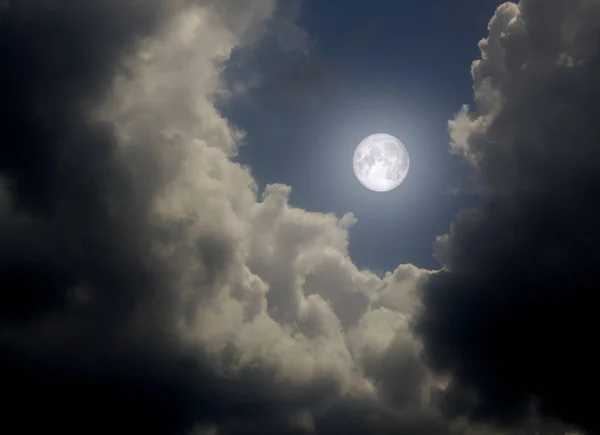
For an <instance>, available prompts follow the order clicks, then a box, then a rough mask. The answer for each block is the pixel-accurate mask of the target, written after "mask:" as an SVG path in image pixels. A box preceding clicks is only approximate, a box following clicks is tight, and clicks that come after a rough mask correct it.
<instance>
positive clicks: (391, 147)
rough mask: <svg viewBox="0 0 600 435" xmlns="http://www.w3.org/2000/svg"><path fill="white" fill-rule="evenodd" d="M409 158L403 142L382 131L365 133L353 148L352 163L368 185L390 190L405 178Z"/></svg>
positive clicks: (379, 189) (364, 183)
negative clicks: (371, 133)
mask: <svg viewBox="0 0 600 435" xmlns="http://www.w3.org/2000/svg"><path fill="white" fill-rule="evenodd" d="M409 165H410V159H409V156H408V151H407V150H406V147H405V146H404V144H403V143H402V142H401V141H400V140H399V139H397V138H395V137H394V136H391V135H389V134H384V133H379V134H373V135H371V136H368V137H366V138H365V139H363V140H362V141H361V143H360V144H358V147H356V151H355V152H354V159H353V167H354V174H355V175H356V178H358V181H360V182H361V183H362V185H363V186H365V187H366V188H367V189H370V190H373V191H375V192H387V191H389V190H392V189H395V188H396V187H398V186H399V185H400V184H401V183H402V182H403V181H404V179H405V178H406V175H407V174H408V168H409Z"/></svg>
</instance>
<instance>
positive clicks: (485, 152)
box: [418, 0, 600, 433]
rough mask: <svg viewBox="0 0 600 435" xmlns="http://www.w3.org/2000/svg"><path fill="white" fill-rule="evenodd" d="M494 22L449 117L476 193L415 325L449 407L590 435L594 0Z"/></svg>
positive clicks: (444, 241)
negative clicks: (441, 378)
mask: <svg viewBox="0 0 600 435" xmlns="http://www.w3.org/2000/svg"><path fill="white" fill-rule="evenodd" d="M488 29H489V35H488V37H487V38H485V39H483V40H482V41H481V42H480V43H479V48H480V49H481V59H479V60H477V61H475V62H474V63H473V66H472V75H473V81H474V93H475V95H474V104H473V105H472V106H471V107H468V106H465V107H463V108H462V110H461V111H460V112H459V113H458V115H456V116H455V117H454V118H453V119H452V120H451V121H450V123H449V128H450V135H451V138H452V149H453V150H454V151H456V152H458V153H460V154H462V155H464V156H465V157H466V158H467V159H468V160H469V161H470V162H471V163H472V165H473V168H474V171H475V181H476V184H477V187H478V189H479V190H480V191H481V192H482V195H483V197H482V203H481V205H480V206H478V207H477V208H475V209H473V210H468V211H465V212H464V213H462V214H461V215H460V216H459V217H458V218H457V219H456V220H455V222H454V223H453V225H452V228H451V231H450V233H449V234H448V235H446V236H442V237H440V238H439V239H438V243H437V251H436V252H437V253H438V254H439V258H440V260H441V261H442V262H443V264H444V268H443V270H442V271H440V272H437V273H435V274H434V275H433V276H432V277H431V279H430V280H429V281H428V283H427V284H426V285H425V289H424V292H423V302H424V306H425V308H424V311H423V313H422V316H421V318H420V321H419V324H418V330H419V331H420V333H421V334H422V337H423V339H424V344H425V350H426V355H427V357H428V360H429V361H430V363H431V365H432V367H434V368H435V369H436V370H438V371H439V372H440V373H445V374H447V375H451V377H452V381H451V382H450V384H449V386H448V388H447V389H446V390H445V392H444V393H443V394H442V397H441V404H442V405H441V406H442V408H443V409H444V410H445V411H446V413H447V415H453V416H466V417H467V418H469V419H471V420H474V421H480V422H485V423H500V424H514V423H516V422H523V421H525V420H528V419H531V418H533V416H536V415H537V416H540V415H541V416H545V417H548V418H555V419H559V420H562V421H563V422H567V423H571V424H574V425H578V426H580V427H581V428H583V429H585V430H587V431H589V432H590V433H595V432H598V431H599V430H600V426H599V425H598V419H597V416H596V410H595V406H594V404H595V400H594V399H593V397H594V395H595V394H596V392H597V390H598V387H599V385H598V381H597V379H596V376H595V371H596V367H597V366H598V363H599V361H598V357H597V352H595V349H594V347H595V346H594V344H593V343H594V342H595V340H594V338H595V320H594V318H595V316H596V314H595V311H596V307H597V301H598V299H597V296H596V287H597V285H598V282H599V278H600V277H599V275H598V268H597V267H596V266H595V264H596V263H597V260H598V254H597V252H596V248H595V247H596V246H597V245H598V240H597V239H598V237H597V233H598V231H597V229H596V223H597V219H596V215H597V212H596V209H597V207H596V204H595V200H594V198H595V192H596V191H597V189H598V186H599V185H600V178H599V176H598V171H597V167H596V166H597V162H598V160H599V158H600V155H599V152H598V149H599V148H598V140H599V138H600V130H599V127H598V125H599V124H598V122H597V119H598V116H599V115H600V105H599V104H600V68H599V66H600V63H599V59H600V58H599V57H598V48H599V47H598V42H599V39H598V38H599V36H600V3H599V2H598V1H596V0H576V1H566V0H543V1H542V0H521V1H520V2H519V3H518V4H514V3H505V4H503V5H501V6H500V7H498V9H497V10H496V13H495V15H494V17H493V18H492V20H491V21H490V23H489V26H488Z"/></svg>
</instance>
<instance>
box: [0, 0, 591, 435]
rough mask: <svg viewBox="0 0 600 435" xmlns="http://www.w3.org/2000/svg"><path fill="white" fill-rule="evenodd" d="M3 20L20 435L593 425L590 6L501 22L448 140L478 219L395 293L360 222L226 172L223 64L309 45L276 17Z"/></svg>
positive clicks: (400, 273)
mask: <svg viewBox="0 0 600 435" xmlns="http://www.w3.org/2000/svg"><path fill="white" fill-rule="evenodd" d="M4 4H5V5H6V6H4V7H0V65H2V67H1V68H0V95H1V96H2V97H1V98H0V283H2V285H1V290H0V373H1V374H0V377H1V378H0V379H1V380H2V388H3V393H4V395H5V398H6V399H7V400H6V401H5V402H7V404H6V405H5V406H4V411H5V412H4V413H3V414H4V415H3V422H2V423H1V424H2V425H3V427H4V430H5V431H9V432H16V433H35V432H41V431H49V430H58V431H60V432H61V433H64V434H71V433H73V434H75V433H81V432H85V433H91V434H96V433H97V434H105V433H107V432H109V431H110V432H123V433H127V432H134V433H145V434H198V435H199V434H214V435H217V434H218V435H223V434H226V435H228V434H236V435H237V434H240V435H246V434H270V433H272V434H287V433H289V434H312V433H317V434H321V435H327V434H337V433H344V434H349V435H352V434H356V435H358V434H371V433H377V434H392V433H393V434H407V435H408V434H410V435H414V434H421V433H422V434H427V435H436V434H439V435H441V434H484V433H485V434H500V433H515V434H517V433H518V434H520V433H528V431H529V430H531V429H532V428H533V429H535V430H536V431H538V432H540V433H548V434H549V433H561V434H563V433H564V432H565V430H564V427H563V426H562V425H561V424H559V423H556V422H555V419H562V420H565V421H567V422H569V423H574V424H576V425H581V426H583V427H585V428H587V429H588V430H595V426H594V424H595V422H594V421H593V419H590V416H591V414H590V412H591V405H590V404H591V403H592V402H591V401H586V400H584V399H583V398H581V399H580V398H579V396H577V397H575V398H574V397H573V393H574V391H575V389H576V388H578V387H580V386H581V385H588V386H593V385H595V384H594V382H596V381H595V380H594V379H593V374H592V373H591V370H592V368H593V367H594V364H595V362H596V360H595V359H594V357H593V355H592V354H591V353H590V352H587V351H586V349H589V348H590V347H591V343H590V341H589V340H591V331H592V329H591V326H592V321H591V317H588V316H587V314H591V310H592V307H593V306H594V305H593V304H592V303H591V300H590V299H589V297H588V295H589V294H590V293H589V292H588V290H589V289H590V288H591V287H590V286H592V285H593V283H594V278H595V272H594V268H593V259H594V258H595V256H594V251H593V247H594V245H595V243H594V236H593V234H594V232H593V231H592V222H594V219H593V213H592V212H591V209H590V208H591V207H592V205H591V204H590V202H589V200H590V196H589V195H588V194H587V191H586V190H585V189H589V190H590V191H591V192H593V191H594V190H593V186H595V184H593V181H594V180H595V178H594V175H593V167H592V164H591V163H592V162H593V157H594V155H593V153H594V147H593V143H594V139H593V138H595V137H598V136H597V135H595V134H596V133H597V131H596V130H595V128H596V125H595V115H594V113H597V112H594V110H595V108H596V106H595V104H596V103H595V102H596V101H597V99H596V98H595V94H594V93H595V92H596V90H597V86H596V84H597V79H596V78H595V77H596V76H595V75H594V72H595V68H596V66H597V61H595V60H594V59H595V58H594V55H595V50H596V46H595V41H596V40H595V39H594V36H593V35H594V31H595V30H596V27H594V26H595V23H596V21H598V20H597V18H598V15H597V14H596V15H594V13H593V11H596V9H594V7H595V6H596V3H595V2H593V1H588V2H584V1H580V2H575V3H573V2H570V3H569V9H568V11H569V13H566V11H567V10H566V9H561V7H563V8H566V6H567V2H564V1H560V2H559V1H553V2H544V3H543V4H544V5H551V7H549V6H542V3H541V2H536V1H527V2H525V1H523V2H522V3H521V4H520V6H518V7H517V6H516V5H512V4H507V5H504V6H502V7H500V8H499V9H498V11H497V12H496V15H495V17H494V19H493V20H492V22H491V23H490V37H489V39H487V40H486V42H482V43H481V44H480V45H481V48H482V53H483V60H482V61H479V63H476V64H475V65H474V68H473V71H474V79H475V90H476V102H477V112H476V113H471V112H469V111H468V110H467V109H465V110H463V112H461V114H459V115H458V116H457V117H456V118H455V119H454V121H452V123H451V134H452V137H453V140H454V147H455V148H456V149H457V150H460V151H461V152H463V153H464V154H465V155H466V156H467V157H468V158H469V159H470V160H471V161H472V162H473V164H474V166H475V168H476V173H477V175H478V181H477V182H478V184H479V185H480V186H481V188H482V189H483V190H484V191H485V192H486V196H485V201H484V204H483V205H482V207H481V208H480V209H478V210H477V211H474V212H470V213H467V214H465V215H464V216H463V217H461V218H459V220H458V221H457V222H456V223H455V225H454V228H453V231H452V232H451V234H450V235H448V236H446V237H442V238H441V239H440V243H439V247H438V248H439V252H440V258H441V259H442V260H443V263H444V265H445V268H444V270H442V271H440V272H431V271H426V270H420V269H418V268H416V267H414V266H412V265H401V266H399V267H398V268H397V269H396V270H395V271H394V272H389V273H387V274H385V276H383V277H379V276H377V275H375V274H374V273H371V272H369V271H365V270H360V269H358V268H357V267H356V266H355V265H354V264H353V263H352V261H351V259H350V258H349V255H348V229H349V228H350V227H351V226H352V225H353V223H354V222H355V218H354V216H353V215H352V214H347V215H345V216H342V217H336V216H333V215H329V214H322V213H311V212H308V211H305V210H300V209H297V208H294V207H293V206H292V205H291V204H290V202H289V198H290V193H291V188H290V187H288V186H283V185H277V184H275V185H270V186H267V188H266V189H265V190H264V191H263V192H259V191H258V189H257V187H256V185H255V182H254V180H253V178H252V175H251V173H250V170H249V168H246V167H244V166H242V165H240V164H238V163H235V162H234V161H233V159H234V157H235V156H236V151H237V148H238V146H239V144H240V142H241V141H242V140H243V137H244V133H243V132H242V131H239V130H238V129H236V128H235V127H234V126H232V125H230V123H229V122H228V121H227V120H226V119H224V118H223V116H222V115H221V114H220V113H219V112H218V110H217V109H216V108H215V103H214V102H215V98H216V96H221V97H223V96H232V95H234V94H235V92H237V91H236V90H232V89H230V88H228V85H227V84H226V82H225V81H224V80H223V74H222V73H223V71H224V69H225V68H226V65H227V61H228V60H229V59H230V57H231V55H232V53H233V52H234V51H235V50H238V49H242V48H244V47H247V46H248V45H251V44H255V43H257V42H258V41H259V40H260V39H261V38H265V37H269V32H271V31H273V29H279V30H281V29H283V30H282V31H283V32H284V33H283V34H284V35H286V38H289V37H294V38H300V40H301V39H302V37H303V36H302V32H301V31H300V30H299V29H297V28H296V27H295V26H294V24H293V21H292V20H291V19H290V17H288V16H287V15H284V16H285V17H287V19H289V20H290V21H289V22H285V23H282V22H279V23H278V24H277V25H276V26H273V25H272V21H273V19H274V17H279V18H281V15H278V13H277V11H278V6H279V5H278V4H277V3H276V1H275V0H253V1H244V2H241V1H236V0H220V1H211V0H204V1H202V0H195V1H194V0H164V1H159V0H120V1H116V0H109V1H107V0H103V1H101V0H88V1H86V2H80V1H76V0H58V1H54V2H33V1H24V0H20V1H13V0H8V1H5V2H4ZM503 34H504V36H502V35H503ZM277 37H278V38H282V37H283V36H282V34H278V36H277ZM284 39H285V38H284ZM285 42H286V44H285V45H286V47H298V46H301V42H299V40H295V41H289V40H286V41H285ZM234 91H235V92H234ZM567 132H569V133H570V135H569V134H567ZM594 135H595V136H594ZM559 138H561V139H560V140H559ZM565 143H568V144H569V145H566V146H565V145H563V144H565ZM498 144H502V145H498ZM559 153H560V154H559ZM574 168H575V169H577V171H573V170H572V169H574ZM510 171H512V172H510ZM546 174H548V175H546ZM509 175H510V176H509ZM590 183H592V184H590ZM540 219H541V221H540ZM517 242H518V243H517ZM482 289H483V291H482ZM421 297H422V301H421ZM582 302H585V304H584V305H578V304H581V303H582ZM581 310H583V311H581ZM415 313H420V316H419V317H418V318H415V316H414V314H415ZM530 316H537V317H536V319H537V320H536V322H530V321H529V320H530ZM557 319H559V320H557ZM415 322H416V323H415ZM507 322H508V323H507ZM414 325H416V329H417V331H418V333H419V336H418V338H417V337H416V336H415V334H414V333H413V326H414ZM531 325H535V326H534V327H531ZM586 331H587V332H586ZM586 334H587V335H586ZM540 337H541V338H542V340H540ZM578 338H580V339H581V340H582V341H583V342H584V343H587V345H586V346H583V347H581V346H578V345H576V344H575V343H574V340H577V339H578ZM421 339H422V340H423V341H421ZM534 339H535V340H534ZM536 340H537V341H536ZM532 342H534V343H535V344H534V345H533V346H531V343H532ZM423 343H424V345H425V355H426V357H427V362H429V363H430V364H431V367H432V368H433V369H434V371H433V372H432V371H431V370H430V367H429V366H428V365H426V364H425V363H424V361H423V358H422V352H423ZM582 349H583V350H582ZM484 362H485V363H484ZM561 369H562V370H561ZM559 370H560V371H561V372H560V373H559V372H558V371H559ZM438 372H439V373H438ZM563 373H564V376H563ZM446 385H448V387H446ZM533 398H535V399H536V400H535V401H532V399H533ZM532 403H533V404H534V405H536V406H538V408H537V409H536V410H535V411H536V412H535V413H534V414H535V416H536V418H538V417H540V416H546V417H547V419H542V418H538V419H537V420H536V421H534V422H532V420H531V418H529V417H531V413H525V412H522V411H523V410H526V409H527V410H528V409H530V408H531V406H530V405H531V404H532ZM509 417H510V418H509ZM526 417H527V418H526ZM496 423H511V424H512V426H507V427H506V428H503V429H498V431H496V430H494V429H493V428H492V425H494V424H496Z"/></svg>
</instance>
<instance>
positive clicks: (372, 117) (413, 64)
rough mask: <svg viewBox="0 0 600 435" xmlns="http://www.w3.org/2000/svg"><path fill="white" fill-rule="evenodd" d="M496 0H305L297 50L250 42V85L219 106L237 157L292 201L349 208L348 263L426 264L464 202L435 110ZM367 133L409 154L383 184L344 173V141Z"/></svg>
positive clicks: (460, 98)
mask: <svg viewBox="0 0 600 435" xmlns="http://www.w3.org/2000/svg"><path fill="white" fill-rule="evenodd" d="M499 3H500V2H498V1H494V0H485V1H478V2H474V1H472V0H454V1H452V2H449V1H447V0H418V1H417V0H415V1H408V0H407V1H398V0H372V1H366V0H363V1H355V0H346V1H323V0H305V1H304V2H303V6H302V9H301V17H300V20H299V24H300V26H301V27H302V28H303V29H305V30H306V31H307V33H308V35H309V38H310V40H311V43H310V52H309V54H308V56H300V55H299V54H298V53H292V54H290V53H281V51H277V50H274V49H273V47H271V46H269V44H267V45H266V46H265V47H262V48H261V49H260V52H259V53H258V55H257V53H253V56H252V58H253V65H252V68H257V67H258V70H259V71H260V78H259V79H260V82H259V83H260V85H259V86H258V87H257V88H256V89H255V90H254V91H252V92H250V93H249V94H248V95H246V96H245V97H244V98H243V99H242V100H241V101H236V104H235V105H234V106H235V108H234V109H232V110H233V111H228V113H227V116H228V117H229V118H230V119H231V120H232V121H233V122H234V123H235V124H237V125H239V126H240V127H242V128H243V129H244V130H246V132H247V133H248V137H247V143H246V146H244V147H243V148H242V150H241V153H240V156H239V160H240V161H241V162H242V163H245V164H248V165H250V166H251V167H252V172H253V174H254V176H255V178H256V180H257V182H258V183H259V184H260V187H261V188H262V187H263V186H264V185H265V184H267V183H284V184H287V185H290V186H292V189H293V190H292V198H291V202H292V204H293V205H294V206H297V207H301V208H305V209H307V210H310V211H320V212H334V213H336V214H338V215H341V214H343V213H346V212H353V213H354V214H355V215H356V217H357V218H358V223H357V224H356V225H355V226H354V227H353V228H352V229H351V230H350V252H351V256H352V258H353V259H354V261H355V262H356V263H357V264H358V265H359V266H361V267H369V268H372V269H379V270H390V269H394V268H395V267H396V266H397V265H398V264H401V263H413V264H415V265H416V266H419V267H428V268H437V267H438V263H437V262H436V261H435V259H433V257H432V243H433V241H434V240H435V237H436V236H437V235H439V234H442V233H445V232H446V231H447V230H448V227H449V223H450V221H451V220H452V218H453V217H454V216H455V214H456V213H457V212H458V211H459V210H460V209H462V208H464V207H466V206H468V205H471V204H474V201H475V199H474V198H473V197H469V196H468V195H452V194H449V193H448V190H450V189H452V188H454V187H456V186H459V185H465V183H466V182H467V177H468V171H467V168H466V167H465V166H464V164H463V163H462V162H461V161H460V159H459V158H457V157H455V156H451V155H450V154H449V152H448V141H449V137H448V133H447V121H448V119H449V118H450V117H451V116H452V115H453V114H454V113H456V112H457V111H458V110H459V109H460V106H461V105H462V104H465V103H468V102H469V101H471V100H472V80H471V76H470V65H471V62H472V61H473V60H474V59H476V58H478V57H479V50H478V48H477V42H478V41H479V40H480V39H481V38H482V37H484V36H485V34H486V24H487V22H488V20H489V18H490V17H491V16H492V14H493V12H494V10H495V7H496V6H497V5H498V4H499ZM232 71H234V68H233V67H232ZM232 74H234V73H232ZM232 106H233V105H232ZM376 132H385V133H390V134H393V135H395V136H397V137H398V138H400V139H401V140H402V141H403V142H404V143H405V144H406V146H407V148H408V150H409V153H410V156H411V171H410V173H409V175H408V177H407V179H406V180H405V182H404V183H403V184H402V185H401V186H400V187H398V188H397V189H395V190H393V191H391V192H388V193H375V192H371V191H368V190H367V189H366V188H364V187H362V185H360V184H359V183H358V181H357V180H356V179H355V177H354V174H353V172H352V165H351V158H352V153H353V152H354V149H355V147H356V146H357V145H358V143H359V142H360V140H361V139H362V138H364V137H365V136H367V135H369V134H371V133H376Z"/></svg>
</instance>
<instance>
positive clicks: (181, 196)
mask: <svg viewBox="0 0 600 435" xmlns="http://www.w3.org/2000/svg"><path fill="white" fill-rule="evenodd" d="M273 7H274V3H273V2H272V1H259V2H248V3H244V6H239V5H238V4H236V9H235V13H233V8H234V5H233V3H232V2H229V3H227V4H225V3H223V4H221V3H219V4H218V5H217V6H216V8H215V9H214V10H213V9H212V8H208V7H198V6H196V7H190V8H188V9H187V10H186V11H185V13H181V14H179V15H177V16H176V17H174V19H173V21H172V23H171V24H170V25H169V26H167V28H166V29H165V31H164V33H163V34H162V35H161V36H160V37H158V38H154V39H150V40H148V41H146V42H145V43H144V45H143V49H142V50H140V52H139V53H138V54H137V55H136V56H135V57H133V58H131V59H130V61H129V65H128V66H129V75H128V76H121V77H119V78H118V79H117V80H116V82H115V85H114V91H113V95H112V97H111V99H110V100H109V101H108V102H107V103H106V104H105V105H104V106H103V109H102V110H101V111H99V115H98V116H101V117H103V118H104V119H107V120H109V121H110V122H112V123H114V125H116V126H117V128H118V131H119V134H120V148H119V150H118V153H119V155H120V156H121V157H120V158H121V160H122V162H123V164H124V165H125V166H126V168H127V170H128V172H129V173H130V174H131V177H132V178H133V179H134V180H137V185H138V188H139V189H140V191H141V192H143V191H144V190H148V191H149V192H156V194H155V196H154V199H153V200H152V210H151V214H150V216H149V222H150V228H151V229H152V231H155V232H156V233H162V234H164V235H166V237H164V238H160V239H159V238H157V239H156V240H155V241H154V245H153V246H154V249H155V258H156V259H157V261H159V263H160V264H162V265H163V267H164V268H165V270H169V271H170V273H169V274H168V277H169V283H168V286H169V292H170V294H171V298H170V305H169V307H170V308H171V309H172V310H173V311H174V313H172V314H171V316H172V317H171V319H172V320H171V321H170V322H171V323H170V327H172V328H173V330H174V331H178V332H177V333H178V334H179V336H180V340H182V342H183V343H185V344H186V346H191V347H194V346H198V345H199V346H201V347H202V348H203V349H205V350H207V351H208V352H209V353H210V354H212V355H213V358H214V363H215V364H222V354H223V352H231V351H232V350H233V354H234V355H236V357H235V358H233V360H229V363H227V365H226V366H220V369H221V370H224V371H225V372H228V373H238V372H239V373H243V372H244V370H247V369H250V368H256V367H259V368H261V369H262V370H265V371H266V372H267V373H269V374H270V377H271V380H270V382H274V383H275V384H276V385H279V388H284V386H287V387H289V388H309V387H310V385H311V384H317V383H320V382H323V380H327V382H329V383H331V382H333V385H335V386H336V387H335V391H334V393H333V394H336V395H344V394H359V395H360V394H362V395H366V397H369V396H370V395H372V392H373V386H372V385H371V382H370V381H369V380H368V379H367V378H363V368H362V367H361V366H362V364H363V360H364V359H365V358H366V359H369V363H370V364H372V363H373V361H375V360H377V358H380V357H381V356H382V355H383V354H384V353H385V352H386V351H387V350H389V349H390V348H391V346H393V345H394V343H397V342H398V340H402V341H406V343H413V339H412V338H411V333H410V331H409V326H408V320H409V318H410V315H411V313H412V311H413V309H414V307H415V295H414V291H415V289H416V287H417V286H418V285H419V283H420V279H421V277H422V276H424V274H426V272H425V271H421V270H419V269H417V268H415V267H413V266H401V267H400V268H398V270H396V271H395V272H394V273H393V274H392V273H388V274H387V275H386V276H385V277H384V278H383V279H380V278H378V277H377V276H376V275H375V274H374V273H371V272H369V271H364V270H359V269H358V268H357V267H356V266H355V265H354V264H353V262H352V261H351V259H350V258H349V255H348V229H349V228H350V227H351V226H352V224H353V223H354V222H355V218H354V216H353V215H351V214H348V215H345V216H343V217H341V218H337V217H335V216H334V215H331V214H322V213H312V212H308V211H305V210H301V209H297V208H294V207H292V206H291V205H290V204H289V195H290V192H291V189H290V188H289V187H287V186H283V185H271V186H267V187H266V189H265V191H264V193H263V194H262V199H260V200H259V199H258V198H257V190H256V186H255V183H254V180H253V178H252V176H251V174H250V172H249V170H248V169H247V168H244V167H242V166H240V165H239V164H237V163H234V162H232V161H231V158H232V157H233V156H235V154H236V147H237V144H238V142H239V140H240V138H241V137H243V133H242V132H239V131H237V130H236V129H235V128H234V127H232V126H230V125H229V123H228V122H227V120H226V119H224V118H223V117H222V116H221V115H220V114H219V112H218V111H217V110H216V109H215V107H214V104H213V95H214V94H215V93H217V92H218V91H220V90H222V87H223V86H224V85H223V83H222V81H221V76H220V73H221V70H222V68H223V66H224V63H225V62H226V61H227V59H228V57H229V56H230V54H231V53H232V51H233V50H234V49H235V48H236V47H238V46H239V45H240V44H241V43H242V42H243V40H244V38H247V37H248V32H251V30H250V29H252V28H253V27H255V26H259V27H260V25H261V24H260V23H261V22H263V21H264V20H265V19H266V18H267V17H269V16H270V14H271V13H272V11H273ZM217 17H220V18H219V19H217ZM223 22H224V23H227V24H228V25H226V26H223V25H222V23H223ZM233 29H235V31H234V30H233ZM238 29H242V31H239V30H238ZM149 185H152V186H153V188H152V189H149V188H148V186H149ZM399 349H400V348H399ZM416 351H417V348H416V347H415V346H414V345H413V344H410V345H407V346H406V347H403V348H402V349H401V352H408V353H414V352H416ZM219 361H221V363H220V362H219ZM375 364H376V362H375ZM397 376H399V377H401V376H402V373H399V374H397ZM302 415H305V414H302ZM305 420H306V417H303V421H305Z"/></svg>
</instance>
